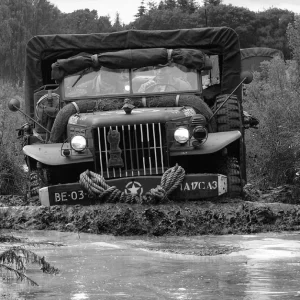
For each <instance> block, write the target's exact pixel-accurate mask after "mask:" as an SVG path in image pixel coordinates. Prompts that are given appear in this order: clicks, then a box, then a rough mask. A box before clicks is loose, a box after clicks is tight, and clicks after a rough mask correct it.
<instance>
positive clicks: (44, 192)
mask: <svg viewBox="0 0 300 300" xmlns="http://www.w3.org/2000/svg"><path fill="white" fill-rule="evenodd" d="M160 181H161V176H137V177H130V178H129V177H127V178H118V179H111V180H107V181H106V183H107V184H108V185H110V186H116V187H117V188H118V189H119V190H120V191H122V192H124V193H125V194H136V195H138V196H142V195H144V194H145V193H146V192H148V191H149V190H150V189H152V188H155V187H156V186H157V185H160ZM226 192H227V177H226V176H224V175H220V174H189V175H186V176H185V179H184V181H183V182H182V183H181V185H180V186H179V187H178V188H177V189H176V190H175V191H174V193H173V194H172V197H171V198H172V199H174V200H180V199H190V200H198V199H201V198H202V199H203V198H210V197H217V196H220V195H222V194H224V193H226ZM39 193H40V200H41V203H42V205H45V206H50V205H64V204H67V205H75V204H82V205H91V204H95V198H93V197H92V196H90V195H89V194H88V192H87V191H86V190H85V189H84V188H82V187H81V185H80V184H79V183H70V184H61V185H55V186H49V187H46V188H42V189H40V191H39Z"/></svg>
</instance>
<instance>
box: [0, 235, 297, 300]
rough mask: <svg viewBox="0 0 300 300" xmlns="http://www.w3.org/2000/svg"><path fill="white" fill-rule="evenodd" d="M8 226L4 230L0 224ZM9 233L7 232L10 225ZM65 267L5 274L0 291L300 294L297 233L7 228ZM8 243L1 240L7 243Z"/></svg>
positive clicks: (50, 295)
mask: <svg viewBox="0 0 300 300" xmlns="http://www.w3.org/2000/svg"><path fill="white" fill-rule="evenodd" d="M2 232H4V231H2ZM6 233H8V232H6ZM9 234H10V235H12V234H13V235H14V236H16V237H19V238H21V239H25V238H26V241H27V242H35V243H38V242H43V243H41V244H40V245H35V246H32V244H30V245H28V246H26V248H27V249H30V250H32V251H34V252H35V253H37V254H38V255H40V256H45V258H46V260H47V261H49V262H50V263H51V264H52V265H54V266H55V267H56V268H59V269H60V270H61V272H60V274H58V275H56V276H54V275H47V274H43V273H41V272H40V270H39V269H38V268H36V267H32V268H31V267H29V269H28V272H27V275H28V276H29V277H30V278H32V279H33V280H35V281H36V282H37V283H38V284H39V286H38V287H32V286H29V285H28V284H26V283H24V282H22V283H19V282H17V281H15V280H14V281H12V282H6V281H3V280H2V281H1V280H0V299H26V300H27V299H44V300H48V299H49V300H50V299H51V300H52V299H71V300H81V299H90V300H92V299H93V300H99V299H104V300H105V299H142V300H144V299H147V300H148V299H149V300H150V299H195V300H196V299H197V300H201V299H205V300H206V299H230V300H232V299H247V300H250V299H255V300H259V299H263V300H264V299H294V298H295V299H299V297H300V286H299V274H300V251H299V250H300V235H299V234H296V233H294V234H259V235H251V236H242V235H240V236H236V235H234V236H233V235H228V236H199V237H161V238H150V237H140V236H139V237H113V236H104V235H91V234H80V235H78V234H77V233H65V232H52V231H16V232H9ZM8 245H9V244H7V243H2V244H0V250H1V251H3V250H4V249H5V248H7V247H8Z"/></svg>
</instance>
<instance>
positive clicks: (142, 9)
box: [134, 0, 146, 18]
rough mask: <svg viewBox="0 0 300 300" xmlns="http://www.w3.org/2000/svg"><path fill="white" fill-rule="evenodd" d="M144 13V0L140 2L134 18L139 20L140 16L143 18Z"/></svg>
mask: <svg viewBox="0 0 300 300" xmlns="http://www.w3.org/2000/svg"><path fill="white" fill-rule="evenodd" d="M145 12H146V7H145V6H144V0H143V1H142V2H141V5H140V6H139V7H138V12H137V14H135V15H134V16H135V17H136V18H139V17H141V16H143V15H144V14H145Z"/></svg>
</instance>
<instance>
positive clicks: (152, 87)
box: [145, 83, 178, 93]
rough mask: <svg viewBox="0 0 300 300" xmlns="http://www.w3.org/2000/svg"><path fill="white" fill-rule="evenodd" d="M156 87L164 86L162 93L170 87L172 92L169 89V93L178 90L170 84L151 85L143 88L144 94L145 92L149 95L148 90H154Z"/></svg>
mask: <svg viewBox="0 0 300 300" xmlns="http://www.w3.org/2000/svg"><path fill="white" fill-rule="evenodd" d="M157 86H164V87H165V90H164V92H165V91H166V90H167V88H168V87H170V88H172V89H173V90H172V89H171V91H169V92H172V91H178V88H177V87H176V86H174V85H172V84H169V83H155V84H153V85H149V86H147V87H146V88H145V93H146V92H148V93H149V92H150V89H151V90H154V88H155V87H157Z"/></svg>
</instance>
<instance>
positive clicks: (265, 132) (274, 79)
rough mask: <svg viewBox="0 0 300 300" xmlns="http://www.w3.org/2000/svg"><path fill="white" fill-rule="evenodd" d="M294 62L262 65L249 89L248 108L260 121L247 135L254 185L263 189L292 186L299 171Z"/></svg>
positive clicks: (299, 120)
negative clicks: (290, 71)
mask: <svg viewBox="0 0 300 300" xmlns="http://www.w3.org/2000/svg"><path fill="white" fill-rule="evenodd" d="M292 65H293V62H292V61H287V62H284V61H283V60H282V59H280V58H274V59H273V60H272V61H270V62H264V63H262V66H261V67H262V71H261V72H260V73H258V72H257V73H255V76H254V80H253V82H252V83H251V84H250V85H249V86H248V87H247V96H246V97H245V104H244V108H245V110H247V111H250V112H251V113H252V114H253V115H254V116H255V117H257V118H258V119H259V120H260V125H259V129H257V130H255V129H254V130H251V131H250V132H248V133H247V135H248V136H247V140H248V141H247V152H248V170H249V180H250V182H255V183H256V184H257V185H258V186H259V187H260V188H264V187H267V186H270V185H271V186H278V185H280V184H285V183H291V182H292V180H293V177H294V174H295V170H297V169H298V168H299V166H300V165H299V162H300V160H299V158H300V151H299V145H300V143H299V128H300V102H299V90H298V88H297V87H296V85H295V84H294V83H293V82H292V81H291V80H290V74H289V70H290V69H291V66H292Z"/></svg>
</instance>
